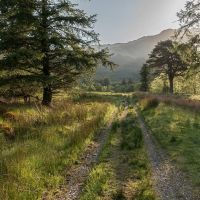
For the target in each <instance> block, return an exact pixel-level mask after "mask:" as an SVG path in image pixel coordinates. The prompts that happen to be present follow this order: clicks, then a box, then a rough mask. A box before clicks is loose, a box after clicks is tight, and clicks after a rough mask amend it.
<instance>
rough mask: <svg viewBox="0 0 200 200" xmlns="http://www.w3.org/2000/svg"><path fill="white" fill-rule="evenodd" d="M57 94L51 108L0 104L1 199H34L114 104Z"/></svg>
mask: <svg viewBox="0 0 200 200" xmlns="http://www.w3.org/2000/svg"><path fill="white" fill-rule="evenodd" d="M59 99H60V98H58V99H57V100H56V102H55V103H54V106H53V107H52V108H46V107H41V106H40V105H37V104H31V105H29V104H28V105H25V104H23V103H20V102H17V103H12V104H6V105H1V107H0V148H1V155H0V185H1V187H0V196H1V199H5V200H6V199H20V200H23V199H24V200H28V199H38V198H39V197H40V196H41V195H42V193H43V192H44V191H46V190H50V189H51V188H52V187H53V188H55V187H58V186H59V185H60V184H61V183H62V182H63V181H64V177H65V176H64V174H63V171H64V170H65V169H67V168H68V167H70V166H71V165H72V164H73V163H74V162H75V161H76V160H77V159H78V157H79V155H80V154H81V152H82V151H83V150H84V149H85V147H86V146H87V145H88V144H89V143H90V142H91V141H92V139H93V137H94V136H95V134H96V133H97V132H98V130H99V129H100V128H101V127H102V126H105V125H106V124H107V123H108V121H109V120H110V118H111V117H112V115H113V113H114V112H116V111H117V106H116V105H115V104H114V103H110V102H109V101H106V100H103V99H102V100H101V101H98V100H95V98H89V97H87V96H86V97H79V96H76V97H74V99H68V98H66V99H60V100H59Z"/></svg>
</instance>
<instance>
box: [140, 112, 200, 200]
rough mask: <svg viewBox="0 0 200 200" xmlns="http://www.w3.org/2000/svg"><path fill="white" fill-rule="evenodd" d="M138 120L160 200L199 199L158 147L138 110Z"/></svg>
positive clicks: (181, 174)
mask: <svg viewBox="0 0 200 200" xmlns="http://www.w3.org/2000/svg"><path fill="white" fill-rule="evenodd" d="M137 115H138V121H139V124H140V127H141V130H142V133H143V137H144V143H145V146H146V150H147V153H148V156H149V159H150V163H151V167H152V181H153V184H154V187H155V190H156V192H157V194H158V196H159V197H160V199H161V200H200V197H199V196H195V195H194V194H193V192H192V186H191V185H190V183H189V182H188V181H187V180H186V179H185V178H184V177H185V175H184V174H183V173H182V172H181V171H180V170H179V169H178V168H177V167H176V166H175V164H174V163H173V162H172V161H171V160H170V158H169V156H168V155H167V154H166V153H165V152H164V151H163V150H162V149H161V148H160V147H159V145H158V143H157V141H156V140H155V138H154V137H153V136H152V134H151V132H150V131H149V130H148V128H147V126H146V125H145V121H144V119H143V118H142V116H141V114H140V113H139V112H138V113H137Z"/></svg>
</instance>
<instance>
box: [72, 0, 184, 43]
mask: <svg viewBox="0 0 200 200" xmlns="http://www.w3.org/2000/svg"><path fill="white" fill-rule="evenodd" d="M186 1H187V0H91V1H89V0H74V2H75V3H78V4H79V7H80V8H81V9H84V10H85V11H86V12H87V13H88V14H97V23H96V24H95V31H96V32H97V33H99V34H100V40H101V43H102V44H113V43H123V42H128V41H132V40H135V39H138V38H140V37H143V36H147V35H154V34H158V33H160V32H161V31H163V30H165V29H168V28H177V27H178V25H179V23H178V18H177V16H176V13H177V12H178V11H180V9H182V8H184V5H185V3H186Z"/></svg>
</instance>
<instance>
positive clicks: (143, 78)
mask: <svg viewBox="0 0 200 200" xmlns="http://www.w3.org/2000/svg"><path fill="white" fill-rule="evenodd" d="M149 74H150V73H149V68H148V65H147V64H144V65H143V66H142V68H141V71H140V82H141V87H140V90H141V91H143V92H147V91H148V90H149Z"/></svg>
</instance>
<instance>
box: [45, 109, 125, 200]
mask: <svg viewBox="0 0 200 200" xmlns="http://www.w3.org/2000/svg"><path fill="white" fill-rule="evenodd" d="M126 113H127V111H124V112H123V113H122V114H121V115H120V118H123V117H124V116H125V115H126ZM112 122H113V119H111V120H110V123H109V125H108V127H107V128H103V129H101V131H100V133H99V134H98V135H97V137H96V138H95V140H94V141H93V143H92V144H90V145H89V146H88V148H87V150H86V151H85V152H84V153H83V155H82V157H81V159H80V161H79V162H78V163H77V164H76V165H74V166H72V167H71V169H69V171H67V174H68V176H67V177H66V184H65V185H63V186H61V187H60V189H59V190H58V191H56V192H54V194H53V196H51V197H49V195H48V196H47V195H46V196H45V195H44V196H43V200H50V199H52V200H77V199H79V196H80V194H81V192H82V189H83V186H84V184H85V181H86V180H87V177H88V175H89V173H90V171H91V170H92V168H93V166H94V165H95V164H96V163H97V162H98V158H99V155H100V153H101V150H102V148H103V146H104V144H105V143H106V141H107V139H108V137H109V132H110V129H111V125H112Z"/></svg>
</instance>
